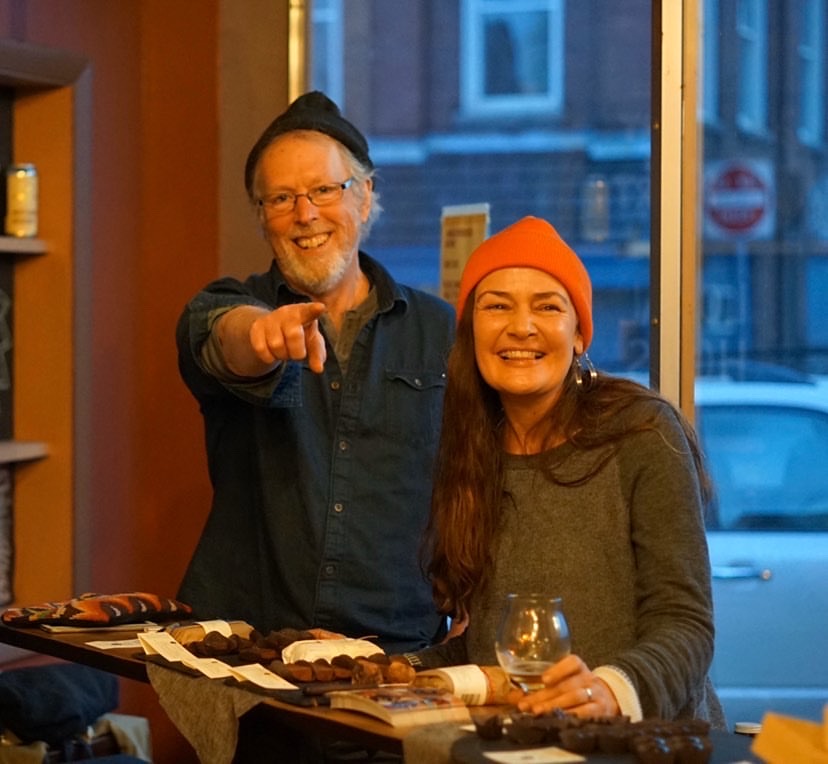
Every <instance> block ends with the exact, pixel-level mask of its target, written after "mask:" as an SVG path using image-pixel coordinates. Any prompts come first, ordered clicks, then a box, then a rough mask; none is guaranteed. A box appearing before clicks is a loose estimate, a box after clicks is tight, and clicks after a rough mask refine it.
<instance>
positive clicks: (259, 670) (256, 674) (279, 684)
mask: <svg viewBox="0 0 828 764" xmlns="http://www.w3.org/2000/svg"><path fill="white" fill-rule="evenodd" d="M230 673H231V674H232V675H233V676H234V677H236V679H240V680H242V681H247V682H253V684H255V685H257V686H259V687H264V689H266V690H297V689H299V688H298V687H297V686H296V685H295V684H291V683H290V682H288V681H287V679H282V677H280V676H277V675H276V674H274V673H273V672H272V671H268V670H267V669H266V668H265V667H264V666H262V665H261V664H260V663H250V664H248V665H246V666H233V667H232V668H231V669H230Z"/></svg>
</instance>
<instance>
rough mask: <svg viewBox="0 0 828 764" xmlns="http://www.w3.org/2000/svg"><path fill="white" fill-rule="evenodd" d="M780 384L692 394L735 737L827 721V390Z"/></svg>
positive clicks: (724, 688)
mask: <svg viewBox="0 0 828 764" xmlns="http://www.w3.org/2000/svg"><path fill="white" fill-rule="evenodd" d="M756 376H758V377H762V376H763V374H758V375H756ZM764 378H765V379H768V378H769V377H768V375H764ZM775 379H776V380H777V381H733V380H732V379H721V378H709V377H700V378H699V379H698V380H697V382H696V406H697V408H696V425H697V428H698V432H699V436H700V438H701V442H702V445H703V447H704V450H705V453H706V454H707V458H708V461H709V467H710V471H711V473H712V476H713V479H714V481H715V484H716V490H717V501H716V503H715V506H713V507H711V511H710V514H709V517H708V521H707V526H708V543H709V547H710V560H711V564H712V572H713V594H714V602H715V608H716V652H715V658H714V662H713V669H712V678H713V681H714V684H715V685H716V687H717V690H718V692H719V694H720V697H721V699H722V702H723V704H724V706H725V711H726V713H727V716H728V721H729V722H730V723H731V725H732V724H733V723H735V722H738V721H760V720H761V718H762V716H763V714H764V713H765V712H766V711H768V710H772V711H776V712H779V713H784V714H789V715H792V716H797V717H800V718H807V719H813V720H821V718H822V708H823V706H824V705H825V704H828V379H820V378H806V377H794V376H785V375H777V376H775ZM784 379H787V380H789V381H779V380H784Z"/></svg>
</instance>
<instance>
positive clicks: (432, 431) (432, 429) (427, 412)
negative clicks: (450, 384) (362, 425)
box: [385, 369, 446, 443]
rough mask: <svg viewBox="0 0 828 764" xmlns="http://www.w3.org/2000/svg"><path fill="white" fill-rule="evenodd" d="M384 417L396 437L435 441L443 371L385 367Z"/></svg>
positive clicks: (444, 385)
mask: <svg viewBox="0 0 828 764" xmlns="http://www.w3.org/2000/svg"><path fill="white" fill-rule="evenodd" d="M385 375H386V396H385V421H386V422H387V425H388V428H389V430H390V431H391V432H392V433H393V434H394V436H395V437H397V438H405V439H408V440H413V441H416V442H417V443H436V441H437V438H438V436H439V434H440V422H441V420H442V414H443V393H444V392H445V389H446V374H445V372H443V371H437V372H435V371H422V370H408V369H386V372H385Z"/></svg>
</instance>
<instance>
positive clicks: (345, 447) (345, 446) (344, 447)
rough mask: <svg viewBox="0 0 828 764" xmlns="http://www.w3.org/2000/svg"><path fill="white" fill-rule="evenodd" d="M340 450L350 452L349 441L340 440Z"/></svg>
mask: <svg viewBox="0 0 828 764" xmlns="http://www.w3.org/2000/svg"><path fill="white" fill-rule="evenodd" d="M339 450H340V451H347V450H348V441H347V440H340V441H339Z"/></svg>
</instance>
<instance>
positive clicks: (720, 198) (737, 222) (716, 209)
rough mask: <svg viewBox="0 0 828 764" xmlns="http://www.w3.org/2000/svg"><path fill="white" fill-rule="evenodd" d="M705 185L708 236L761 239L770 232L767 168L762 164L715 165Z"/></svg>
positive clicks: (770, 214) (770, 206)
mask: <svg viewBox="0 0 828 764" xmlns="http://www.w3.org/2000/svg"><path fill="white" fill-rule="evenodd" d="M706 175H707V178H706V183H705V201H704V209H705V222H706V228H707V233H708V235H710V234H711V233H712V234H714V235H718V236H724V237H726V238H761V237H764V236H768V235H770V233H771V232H772V216H773V209H772V208H773V201H772V198H773V196H772V189H771V181H770V168H769V166H767V164H766V163H761V162H756V161H753V162H748V161H745V162H716V163H713V165H711V167H709V168H708V173H706Z"/></svg>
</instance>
